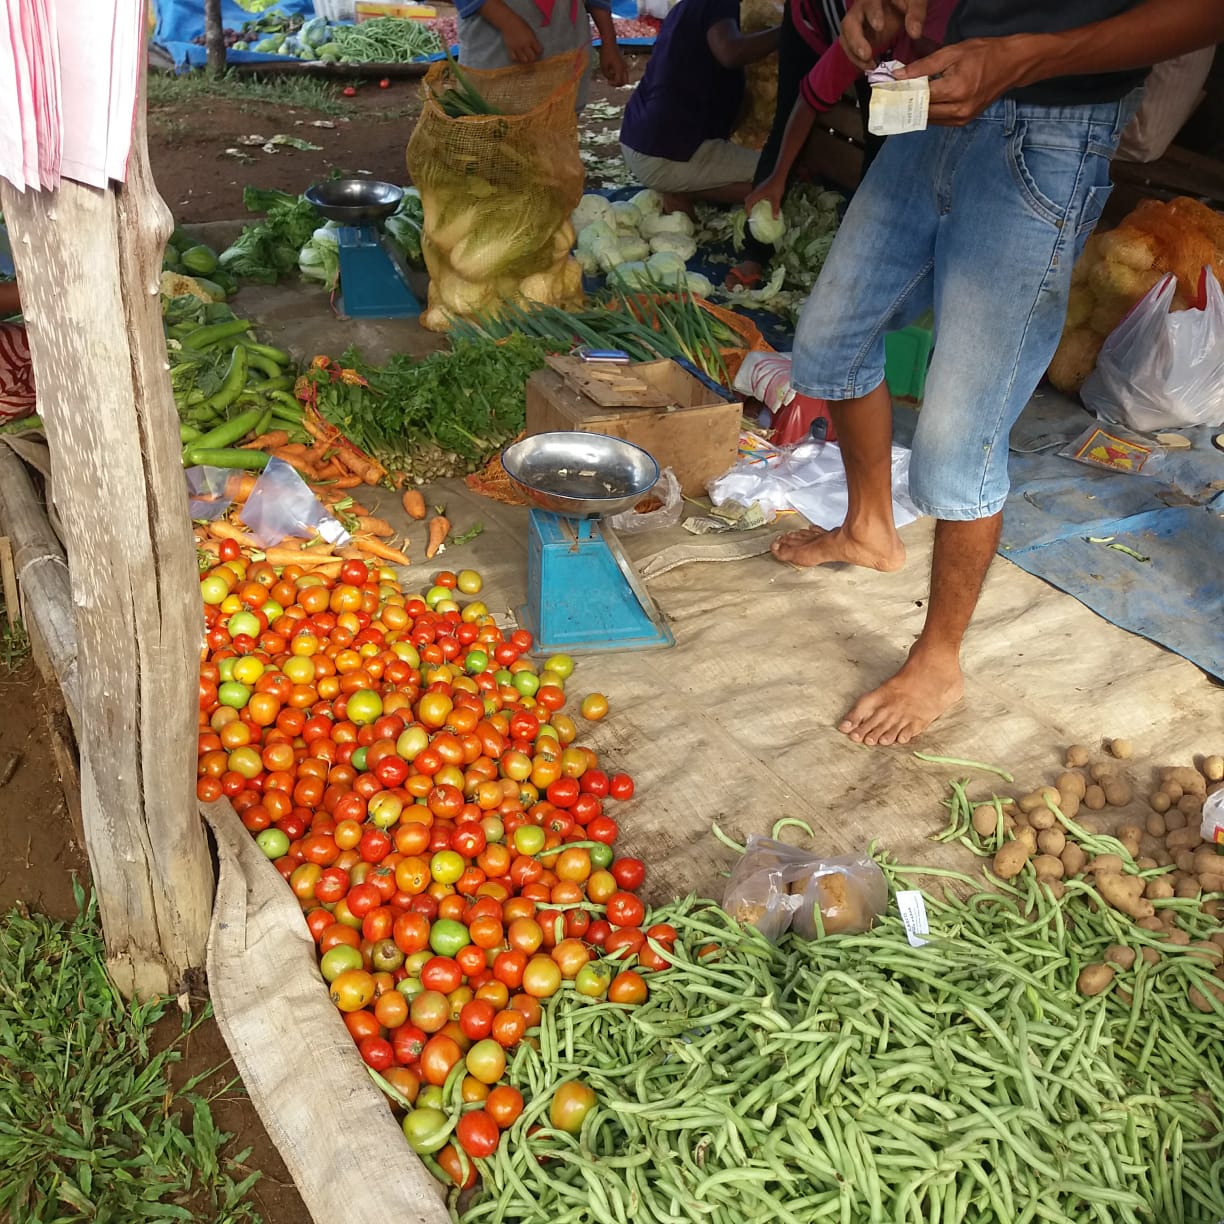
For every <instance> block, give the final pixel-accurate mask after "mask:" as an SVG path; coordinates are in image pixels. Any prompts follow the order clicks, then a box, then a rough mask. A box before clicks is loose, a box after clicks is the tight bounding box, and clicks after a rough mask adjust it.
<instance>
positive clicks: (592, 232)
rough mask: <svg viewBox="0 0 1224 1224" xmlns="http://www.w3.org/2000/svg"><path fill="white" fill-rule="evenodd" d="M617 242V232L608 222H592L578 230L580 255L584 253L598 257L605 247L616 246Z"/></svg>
mask: <svg viewBox="0 0 1224 1224" xmlns="http://www.w3.org/2000/svg"><path fill="white" fill-rule="evenodd" d="M575 228H577V226H576V225H575ZM616 242H617V238H616V231H615V230H614V229H613V228H612V226H611V225H610V224H609V223H608V222H606V221H592V222H590V224H588V225H585V226H583V227H582V228H581V229H579V230H578V245H577V251H578V254H579V255H581V254H582V253H583V252H584V251H587V252H590V253H591V254H592V255H597V254H598V253H599V251H600V250H602V249H603V248H604V247H605V246H615V245H616Z"/></svg>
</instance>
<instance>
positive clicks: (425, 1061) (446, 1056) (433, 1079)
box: [421, 1033, 463, 1087]
mask: <svg viewBox="0 0 1224 1224" xmlns="http://www.w3.org/2000/svg"><path fill="white" fill-rule="evenodd" d="M462 1057H463V1051H462V1050H461V1049H460V1048H459V1043H458V1042H457V1041H456V1040H455V1039H454V1038H453V1037H447V1036H446V1034H445V1033H435V1034H434V1035H433V1036H432V1037H431V1038H430V1039H429V1040H428V1041H427V1042H426V1043H425V1047H424V1049H422V1050H421V1075H422V1076H423V1078H424V1079H425V1082H426V1083H427V1084H437V1085H439V1087H440V1086H441V1085H442V1084H445V1083H446V1077H447V1076H448V1075H450V1073H451V1068H452V1067H453V1066H454V1065H455V1064H456V1063H457V1062H458V1061H459V1060H460V1059H461V1058H462Z"/></svg>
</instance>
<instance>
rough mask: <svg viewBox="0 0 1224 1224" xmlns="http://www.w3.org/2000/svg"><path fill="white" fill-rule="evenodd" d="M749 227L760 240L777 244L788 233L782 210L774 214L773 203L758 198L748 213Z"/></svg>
mask: <svg viewBox="0 0 1224 1224" xmlns="http://www.w3.org/2000/svg"><path fill="white" fill-rule="evenodd" d="M748 229H749V231H750V232H751V234H752V236H753V237H754V238H755V239H756V240H757V241H758V242H768V243H769V244H770V245H771V246H777V245H778V243H779V242H781V241H782V238H783V236H784V235H785V233H786V222H785V221H784V220H783V218H782V213H781V211H779V213H778V215H777V216H776V217H775V216H774V211H773V205H772V204H771V203H770V202H769V201H768V200H758V201H757V202H756V203H755V204H754V205H753V206H752V211H751V212H750V213H749V214H748Z"/></svg>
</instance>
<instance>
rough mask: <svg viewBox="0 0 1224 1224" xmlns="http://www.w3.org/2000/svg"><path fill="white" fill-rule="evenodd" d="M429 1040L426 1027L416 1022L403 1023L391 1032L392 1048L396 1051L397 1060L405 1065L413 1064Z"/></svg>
mask: <svg viewBox="0 0 1224 1224" xmlns="http://www.w3.org/2000/svg"><path fill="white" fill-rule="evenodd" d="M428 1040H429V1037H428V1036H427V1035H426V1033H425V1030H424V1029H419V1028H417V1026H416V1025H415V1024H401V1025H400V1026H399V1028H397V1029H396V1030H395V1032H393V1033H392V1034H391V1048H392V1049H393V1050H394V1052H395V1061H396V1062H398V1063H401V1064H402V1065H404V1066H411V1065H412V1064H413V1063H415V1062H416V1061H417V1060H418V1059H419V1058H420V1057H421V1051H422V1050H423V1049H424V1048H425V1043H426V1042H427V1041H428Z"/></svg>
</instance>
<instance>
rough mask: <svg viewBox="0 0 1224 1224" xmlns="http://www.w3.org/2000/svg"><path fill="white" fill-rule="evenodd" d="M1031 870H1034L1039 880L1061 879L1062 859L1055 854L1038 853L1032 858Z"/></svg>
mask: <svg viewBox="0 0 1224 1224" xmlns="http://www.w3.org/2000/svg"><path fill="white" fill-rule="evenodd" d="M1033 870H1034V871H1036V873H1037V878H1038V879H1039V880H1061V879H1062V874H1063V865H1062V859H1060V858H1059V857H1058V856H1057V855H1055V854H1039V855H1038V856H1037V857H1036V858H1035V859H1034V860H1033Z"/></svg>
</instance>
